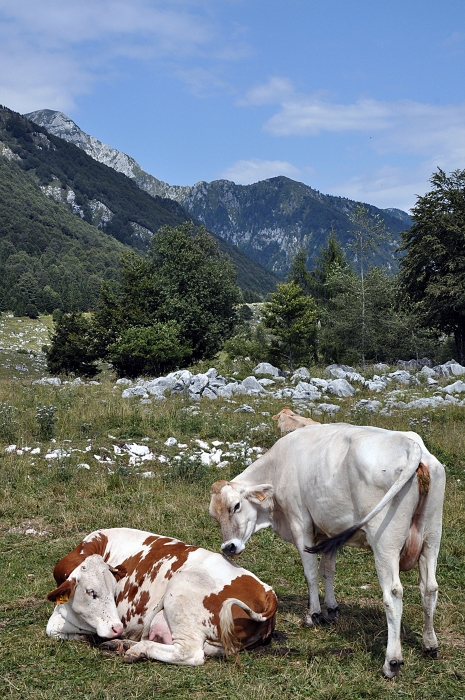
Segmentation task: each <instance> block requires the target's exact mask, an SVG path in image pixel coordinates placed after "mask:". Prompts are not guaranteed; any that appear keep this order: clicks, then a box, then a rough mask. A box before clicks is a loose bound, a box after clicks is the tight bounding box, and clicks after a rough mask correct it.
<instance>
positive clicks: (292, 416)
mask: <svg viewBox="0 0 465 700" xmlns="http://www.w3.org/2000/svg"><path fill="white" fill-rule="evenodd" d="M273 420H277V421H278V430H280V431H281V435H284V433H290V432H292V431H293V430H298V429H299V428H304V427H305V426H306V425H321V424H320V423H319V422H318V421H317V420H312V419H311V418H304V416H299V414H298V413H294V411H292V410H291V409H290V408H289V406H284V408H282V409H281V410H280V412H279V413H277V414H276V415H275V416H273Z"/></svg>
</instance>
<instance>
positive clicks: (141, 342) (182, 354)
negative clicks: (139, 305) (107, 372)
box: [108, 321, 191, 377]
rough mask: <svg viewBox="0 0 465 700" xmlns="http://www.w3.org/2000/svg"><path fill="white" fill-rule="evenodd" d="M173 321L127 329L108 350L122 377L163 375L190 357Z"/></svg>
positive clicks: (188, 349) (187, 348)
mask: <svg viewBox="0 0 465 700" xmlns="http://www.w3.org/2000/svg"><path fill="white" fill-rule="evenodd" d="M190 352H191V348H190V346H189V345H188V344H187V343H185V342H183V340H182V338H181V333H180V329H179V326H178V325H177V324H176V323H175V322H174V321H168V322H167V323H155V324H154V325H153V326H147V327H135V328H128V329H127V330H126V331H125V332H124V333H123V334H122V336H121V339H120V340H118V341H117V342H115V343H113V344H112V345H110V347H109V348H108V359H109V360H110V362H111V363H112V364H113V366H114V368H115V370H116V372H117V373H118V375H119V376H120V377H123V376H126V377H137V376H139V375H141V374H146V375H147V374H148V375H156V376H157V375H160V374H164V373H166V372H169V371H170V370H172V369H174V368H176V367H178V366H179V364H180V363H182V361H183V360H184V359H185V358H186V357H188V356H189V355H190Z"/></svg>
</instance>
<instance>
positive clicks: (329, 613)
mask: <svg viewBox="0 0 465 700" xmlns="http://www.w3.org/2000/svg"><path fill="white" fill-rule="evenodd" d="M335 572H336V555H335V554H334V555H329V554H322V555H321V561H320V576H321V578H322V580H323V583H324V585H325V606H326V621H327V622H334V620H335V619H336V618H337V616H338V612H339V606H338V604H337V600H336V598H335V596H334V575H335Z"/></svg>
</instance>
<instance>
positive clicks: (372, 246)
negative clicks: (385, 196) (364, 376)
mask: <svg viewBox="0 0 465 700" xmlns="http://www.w3.org/2000/svg"><path fill="white" fill-rule="evenodd" d="M349 218H350V220H351V222H352V225H353V229H352V230H351V231H350V232H349V233H350V236H351V241H350V243H349V245H348V248H349V250H351V251H352V253H353V254H354V257H355V262H356V266H357V269H358V272H359V274H360V294H361V308H360V325H361V356H362V367H363V368H364V369H365V338H366V330H367V320H368V319H367V305H366V284H365V276H366V273H367V269H368V256H369V253H370V252H373V251H375V250H376V249H377V248H378V246H379V245H380V244H381V243H382V242H383V241H384V240H386V226H385V224H384V222H383V220H382V219H381V217H380V216H379V215H378V214H375V215H374V216H372V215H371V214H370V212H369V211H368V209H367V208H366V207H364V206H363V204H360V205H358V206H357V207H356V208H355V210H354V211H353V213H352V214H351V215H350V217H349Z"/></svg>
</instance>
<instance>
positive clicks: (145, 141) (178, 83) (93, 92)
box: [0, 0, 465, 210]
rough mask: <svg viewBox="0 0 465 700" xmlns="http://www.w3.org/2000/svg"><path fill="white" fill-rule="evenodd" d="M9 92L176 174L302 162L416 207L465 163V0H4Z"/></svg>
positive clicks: (297, 174) (305, 172)
mask: <svg viewBox="0 0 465 700" xmlns="http://www.w3.org/2000/svg"><path fill="white" fill-rule="evenodd" d="M0 66H1V70H0V103H1V104H4V105H6V106H7V107H10V108H12V109H15V110H17V111H19V112H22V113H24V112H30V111H33V110H36V109H43V108H48V109H56V110H60V111H63V112H65V113H66V114H67V115H68V116H70V117H71V118H72V119H74V121H75V122H76V123H77V124H78V125H79V126H80V127H81V128H82V129H83V130H84V131H86V132H87V133H90V134H92V135H93V136H95V137H97V138H98V139H100V140H101V141H103V142H104V143H108V144H110V145H111V146H113V147H115V148H118V149H119V150H121V151H124V152H125V153H127V154H129V155H131V156H132V157H133V158H135V159H136V160H137V161H138V162H139V163H140V164H141V166H142V167H143V168H144V169H145V170H146V171H148V172H149V173H151V174H153V175H155V176H156V177H158V178H159V179H161V180H164V181H165V182H168V183H170V184H177V185H187V184H190V185H192V184H194V183H195V182H198V181H199V180H207V181H211V180H215V179H219V178H228V179H231V180H233V181H234V182H236V183H238V184H248V183H251V182H256V181H258V180H261V179H265V178H268V177H273V176H276V175H287V176H288V177H291V178H293V179H295V180H299V181H301V182H305V183H307V184H309V185H311V186H312V187H314V188H316V189H318V190H320V191H321V192H324V193H325V194H335V195H341V196H346V197H349V198H351V199H357V200H361V201H364V202H369V203H371V204H375V205H377V206H380V207H391V206H392V207H399V208H401V209H405V210H408V209H409V207H411V206H412V205H413V204H414V203H415V201H416V195H422V194H424V193H425V192H426V191H427V190H428V189H429V183H428V179H429V177H430V176H431V174H432V172H433V171H434V170H435V168H436V167H437V166H439V167H441V168H443V169H445V170H446V171H447V172H449V171H451V170H454V169H456V168H465V2H464V0H402V1H400V0H286V1H284V0H280V1H278V0H169V1H168V0H165V1H163V0H77V1H76V0H75V1H74V2H66V1H64V0H34V2H32V1H31V0H0Z"/></svg>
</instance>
